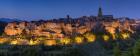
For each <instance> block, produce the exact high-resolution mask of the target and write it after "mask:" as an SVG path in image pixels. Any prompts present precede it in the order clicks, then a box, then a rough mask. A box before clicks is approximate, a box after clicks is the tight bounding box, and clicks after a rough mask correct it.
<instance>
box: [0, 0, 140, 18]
mask: <svg viewBox="0 0 140 56" xmlns="http://www.w3.org/2000/svg"><path fill="white" fill-rule="evenodd" d="M100 1H101V6H102V9H103V13H104V14H107V15H108V14H109V15H110V14H113V15H114V16H115V17H123V16H126V17H130V18H140V0H0V18H20V19H26V20H28V19H30V20H37V19H53V18H61V17H65V16H66V15H67V14H69V15H70V16H71V17H80V16H84V15H85V16H90V15H95V16H96V15H97V12H98V7H99V3H100Z"/></svg>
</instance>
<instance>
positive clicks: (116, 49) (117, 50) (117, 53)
mask: <svg viewBox="0 0 140 56" xmlns="http://www.w3.org/2000/svg"><path fill="white" fill-rule="evenodd" d="M113 55H114V56H121V50H120V48H119V46H118V45H117V46H114V48H113Z"/></svg>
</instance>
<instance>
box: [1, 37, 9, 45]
mask: <svg viewBox="0 0 140 56" xmlns="http://www.w3.org/2000/svg"><path fill="white" fill-rule="evenodd" d="M7 41H8V38H0V44H3V43H5V42H7Z"/></svg>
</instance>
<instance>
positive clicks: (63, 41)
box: [60, 38, 71, 44]
mask: <svg viewBox="0 0 140 56" xmlns="http://www.w3.org/2000/svg"><path fill="white" fill-rule="evenodd" d="M60 42H61V43H62V44H70V42H71V39H70V38H63V39H61V40H60Z"/></svg>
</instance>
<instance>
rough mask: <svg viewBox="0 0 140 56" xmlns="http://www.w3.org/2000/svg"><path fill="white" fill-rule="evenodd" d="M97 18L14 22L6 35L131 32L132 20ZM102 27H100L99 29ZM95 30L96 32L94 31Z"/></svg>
mask: <svg viewBox="0 0 140 56" xmlns="http://www.w3.org/2000/svg"><path fill="white" fill-rule="evenodd" d="M97 19H98V18H95V17H81V18H78V19H69V20H67V19H63V20H62V19H58V20H48V21H43V20H42V21H32V22H25V21H23V22H12V23H8V25H7V26H6V27H5V33H6V34H7V35H20V34H30V35H34V36H46V37H49V36H50V35H52V36H55V37H60V38H61V37H64V36H72V35H75V34H84V33H86V32H91V31H94V30H96V31H97V30H101V29H103V30H106V32H109V33H111V34H114V33H116V30H118V31H119V32H123V31H126V30H127V31H130V32H132V33H133V30H132V29H131V27H130V26H131V23H130V21H131V20H124V21H123V22H121V21H120V20H118V19H113V18H112V19H110V20H97ZM98 26H100V27H98ZM93 29H94V30H93Z"/></svg>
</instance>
